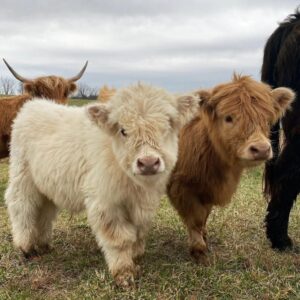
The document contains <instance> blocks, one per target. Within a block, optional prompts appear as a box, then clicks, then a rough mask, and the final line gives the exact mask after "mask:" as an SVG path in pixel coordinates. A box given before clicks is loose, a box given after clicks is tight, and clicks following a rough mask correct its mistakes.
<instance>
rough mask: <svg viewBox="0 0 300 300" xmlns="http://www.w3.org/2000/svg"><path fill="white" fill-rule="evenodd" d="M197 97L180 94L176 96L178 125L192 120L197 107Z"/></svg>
mask: <svg viewBox="0 0 300 300" xmlns="http://www.w3.org/2000/svg"><path fill="white" fill-rule="evenodd" d="M198 103H199V98H198V97H197V96H195V95H192V94H190V95H181V96H179V97H178V98H177V109H178V113H179V126H180V127H182V126H184V125H185V124H187V123H188V122H189V121H190V120H192V119H193V118H194V117H195V116H196V114H197V112H198V108H199V105H198Z"/></svg>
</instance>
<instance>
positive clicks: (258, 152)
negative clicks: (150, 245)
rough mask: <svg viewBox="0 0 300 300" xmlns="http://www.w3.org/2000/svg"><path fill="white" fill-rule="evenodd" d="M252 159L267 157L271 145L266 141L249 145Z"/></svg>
mask: <svg viewBox="0 0 300 300" xmlns="http://www.w3.org/2000/svg"><path fill="white" fill-rule="evenodd" d="M249 150H250V152H251V154H252V155H253V157H254V159H268V158H269V155H270V152H271V145H270V144H267V143H257V144H253V145H251V146H250V147H249Z"/></svg>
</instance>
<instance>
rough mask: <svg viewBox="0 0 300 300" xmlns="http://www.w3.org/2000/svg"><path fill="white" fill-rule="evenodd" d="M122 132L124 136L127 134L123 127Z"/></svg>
mask: <svg viewBox="0 0 300 300" xmlns="http://www.w3.org/2000/svg"><path fill="white" fill-rule="evenodd" d="M120 132H121V134H122V135H123V136H127V133H126V130H125V129H124V128H121V130H120Z"/></svg>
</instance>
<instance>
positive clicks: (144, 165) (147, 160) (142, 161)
mask: <svg viewBox="0 0 300 300" xmlns="http://www.w3.org/2000/svg"><path fill="white" fill-rule="evenodd" d="M137 167H138V169H139V170H140V172H141V174H142V175H153V174H156V173H157V171H158V169H159V167H160V159H159V158H158V157H155V156H144V157H141V158H139V159H138V160H137Z"/></svg>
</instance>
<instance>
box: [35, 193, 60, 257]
mask: <svg viewBox="0 0 300 300" xmlns="http://www.w3.org/2000/svg"><path fill="white" fill-rule="evenodd" d="M56 215H57V208H56V206H55V204H54V203H53V202H51V201H49V200H48V199H46V198H44V201H43V203H42V206H41V207H40V208H39V213H38V218H37V245H38V247H39V250H40V251H41V252H47V251H49V250H50V242H51V238H52V225H53V221H54V219H55V217H56Z"/></svg>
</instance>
